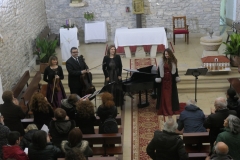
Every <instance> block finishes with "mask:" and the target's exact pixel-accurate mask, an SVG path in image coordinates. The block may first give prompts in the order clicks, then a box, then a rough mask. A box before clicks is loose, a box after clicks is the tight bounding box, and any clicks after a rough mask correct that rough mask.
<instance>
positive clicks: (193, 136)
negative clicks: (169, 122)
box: [183, 132, 211, 153]
mask: <svg viewBox="0 0 240 160" xmlns="http://www.w3.org/2000/svg"><path fill="white" fill-rule="evenodd" d="M183 143H184V144H185V149H186V152H187V153H209V152H210V149H211V148H210V140H209V132H195V133H183ZM203 143H208V144H203Z"/></svg>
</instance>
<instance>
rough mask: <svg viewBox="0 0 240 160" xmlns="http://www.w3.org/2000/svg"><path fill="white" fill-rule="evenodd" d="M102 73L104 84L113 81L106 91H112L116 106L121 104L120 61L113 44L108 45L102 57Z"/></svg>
mask: <svg viewBox="0 0 240 160" xmlns="http://www.w3.org/2000/svg"><path fill="white" fill-rule="evenodd" d="M102 69H103V73H104V75H105V85H107V84H109V83H112V82H115V83H114V84H112V85H109V86H108V87H107V91H108V92H109V93H112V95H113V97H114V102H115V105H116V106H122V105H123V91H122V83H121V81H122V61H121V57H120V56H119V55H116V48H115V46H114V45H110V46H109V47H108V51H107V55H106V56H104V58H103V67H102Z"/></svg>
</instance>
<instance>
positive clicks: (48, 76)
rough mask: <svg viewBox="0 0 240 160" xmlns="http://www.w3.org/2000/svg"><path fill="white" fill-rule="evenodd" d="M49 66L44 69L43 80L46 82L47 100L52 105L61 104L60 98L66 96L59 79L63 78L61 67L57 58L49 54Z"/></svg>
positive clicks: (58, 105) (56, 106)
mask: <svg viewBox="0 0 240 160" xmlns="http://www.w3.org/2000/svg"><path fill="white" fill-rule="evenodd" d="M48 64H49V66H48V67H47V68H46V69H45V71H44V75H43V80H44V81H45V82H47V83H48V86H47V95H46V97H47V100H48V102H49V103H51V105H52V107H55V108H58V107H60V106H61V100H62V99H65V98H66V93H65V91H64V88H63V85H62V82H61V80H63V79H64V75H63V70H62V67H61V66H59V65H58V58H57V57H56V56H51V57H50V58H49V61H48Z"/></svg>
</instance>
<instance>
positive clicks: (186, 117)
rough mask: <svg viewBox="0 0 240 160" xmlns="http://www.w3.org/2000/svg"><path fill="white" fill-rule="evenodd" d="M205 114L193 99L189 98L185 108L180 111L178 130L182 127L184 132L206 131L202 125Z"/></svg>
mask: <svg viewBox="0 0 240 160" xmlns="http://www.w3.org/2000/svg"><path fill="white" fill-rule="evenodd" d="M204 121H205V115H204V113H203V111H202V110H201V109H200V108H199V107H197V106H196V102H195V101H194V100H189V101H188V102H187V105H186V106H185V109H184V110H183V111H182V112H181V114H180V117H179V120H178V130H179V131H181V130H182V129H184V130H183V132H184V133H192V132H207V130H206V128H204V127H203V123H204Z"/></svg>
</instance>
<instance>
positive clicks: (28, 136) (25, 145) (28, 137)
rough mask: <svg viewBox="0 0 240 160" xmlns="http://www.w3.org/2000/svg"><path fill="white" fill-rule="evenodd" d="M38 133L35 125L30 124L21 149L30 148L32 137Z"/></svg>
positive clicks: (22, 140) (21, 143)
mask: <svg viewBox="0 0 240 160" xmlns="http://www.w3.org/2000/svg"><path fill="white" fill-rule="evenodd" d="M36 131H38V128H37V126H36V125H35V124H29V125H28V126H27V128H26V129H25V132H26V133H25V135H24V136H23V138H22V139H21V142H20V147H21V148H22V150H24V149H25V148H28V147H29V145H30V143H31V142H32V136H33V134H34V133H35V132H36Z"/></svg>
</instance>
